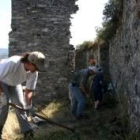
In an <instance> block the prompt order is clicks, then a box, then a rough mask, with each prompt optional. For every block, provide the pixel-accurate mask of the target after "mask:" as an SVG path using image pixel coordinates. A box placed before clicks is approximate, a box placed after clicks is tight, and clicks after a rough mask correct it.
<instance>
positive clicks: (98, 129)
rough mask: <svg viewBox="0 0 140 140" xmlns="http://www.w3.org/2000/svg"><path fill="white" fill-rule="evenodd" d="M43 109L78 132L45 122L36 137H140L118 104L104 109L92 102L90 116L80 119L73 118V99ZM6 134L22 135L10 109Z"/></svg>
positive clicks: (39, 139) (54, 139)
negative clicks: (95, 108)
mask: <svg viewBox="0 0 140 140" xmlns="http://www.w3.org/2000/svg"><path fill="white" fill-rule="evenodd" d="M39 108H40V107H39ZM41 108H42V107H41ZM39 112H40V114H41V112H43V113H44V114H46V115H47V116H48V117H49V118H51V119H52V120H55V121H57V122H59V123H62V124H63V125H66V126H69V127H75V128H76V132H75V133H71V132H69V131H67V130H65V129H63V128H60V127H56V126H52V125H50V124H44V125H41V126H39V128H38V129H36V130H35V138H34V140H139V139H138V137H136V136H133V135H131V134H129V131H128V125H127V116H126V114H121V113H120V108H119V107H118V106H117V105H115V106H114V105H112V104H108V103H106V102H104V105H103V107H102V108H101V110H94V109H93V108H92V105H91V104H89V107H88V108H87V109H86V111H85V114H86V116H87V119H83V120H80V121H74V120H73V118H72V116H71V114H70V104H69V102H63V103H60V102H54V103H50V104H49V105H48V106H46V105H44V106H43V109H39ZM3 137H4V138H7V140H15V139H16V138H22V135H21V134H20V131H19V127H18V123H17V120H16V119H15V116H14V114H13V112H10V115H9V117H8V120H7V123H6V125H5V128H4V134H3Z"/></svg>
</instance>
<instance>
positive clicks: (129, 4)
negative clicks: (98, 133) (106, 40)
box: [109, 0, 140, 132]
mask: <svg viewBox="0 0 140 140" xmlns="http://www.w3.org/2000/svg"><path fill="white" fill-rule="evenodd" d="M109 53H110V57H109V59H110V73H111V77H112V80H113V83H114V85H115V87H116V91H117V92H118V93H119V94H124V95H125V98H126V99H127V103H128V113H129V115H130V122H131V127H132V130H133V131H135V132H137V131H138V130H140V1H138V0H124V1H123V19H122V27H121V28H120V30H119V31H118V32H117V35H116V37H115V38H114V39H113V40H112V42H111V43H110V51H109Z"/></svg>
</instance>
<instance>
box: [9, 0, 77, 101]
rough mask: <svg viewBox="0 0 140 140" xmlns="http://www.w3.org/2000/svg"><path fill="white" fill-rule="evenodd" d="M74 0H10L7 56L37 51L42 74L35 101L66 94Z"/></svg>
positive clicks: (75, 9) (74, 7)
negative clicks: (42, 57) (43, 63)
mask: <svg viewBox="0 0 140 140" xmlns="http://www.w3.org/2000/svg"><path fill="white" fill-rule="evenodd" d="M75 2H76V0H12V24H11V27H12V31H11V32H10V33H9V40H10V44H9V51H10V55H14V54H21V53H23V52H29V51H41V52H43V53H44V54H45V55H46V67H47V72H46V73H40V74H39V80H38V83H37V93H38V94H37V100H39V99H40V98H41V99H44V101H46V100H48V99H52V98H54V97H57V98H59V97H60V98H61V97H62V96H63V97H67V96H68V95H67V94H68V88H67V87H68V75H69V72H68V60H69V59H68V53H69V50H70V45H69V39H70V37H71V34H70V30H69V28H70V25H71V22H70V18H71V14H73V13H75V12H76V11H77V10H78V7H77V6H76V5H75Z"/></svg>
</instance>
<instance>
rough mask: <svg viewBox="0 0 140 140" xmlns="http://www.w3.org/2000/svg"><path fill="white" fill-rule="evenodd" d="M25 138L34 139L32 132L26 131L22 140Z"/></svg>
mask: <svg viewBox="0 0 140 140" xmlns="http://www.w3.org/2000/svg"><path fill="white" fill-rule="evenodd" d="M26 138H28V139H31V140H32V139H33V138H34V132H33V130H28V131H26V132H24V139H26Z"/></svg>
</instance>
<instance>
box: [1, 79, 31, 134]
mask: <svg viewBox="0 0 140 140" xmlns="http://www.w3.org/2000/svg"><path fill="white" fill-rule="evenodd" d="M1 86H2V89H3V92H4V96H5V103H4V104H1V108H0V126H1V127H3V126H4V124H5V121H6V119H7V115H8V110H9V105H8V103H9V100H11V102H12V103H14V104H16V105H19V106H21V107H23V105H24V97H23V90H22V86H21V85H17V86H9V85H7V84H5V83H2V82H1ZM15 112H16V116H17V119H18V122H19V126H20V128H21V132H23V133H24V132H26V131H28V130H31V126H30V125H29V123H28V121H27V115H26V113H25V112H24V111H22V110H19V109H15ZM1 129H2V128H1ZM0 133H1V132H0Z"/></svg>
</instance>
